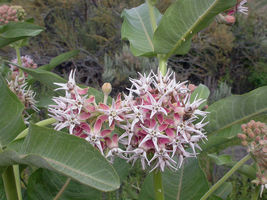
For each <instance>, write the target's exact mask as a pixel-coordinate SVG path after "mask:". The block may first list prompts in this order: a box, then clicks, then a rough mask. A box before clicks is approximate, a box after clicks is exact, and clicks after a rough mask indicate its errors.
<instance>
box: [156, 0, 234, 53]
mask: <svg viewBox="0 0 267 200" xmlns="http://www.w3.org/2000/svg"><path fill="white" fill-rule="evenodd" d="M235 3H236V0H179V1H176V2H175V3H173V4H172V5H171V6H170V7H169V8H168V9H167V11H166V12H165V14H164V16H163V17H162V19H161V21H160V24H159V26H158V28H157V30H156V31H155V34H154V38H153V43H154V45H155V52H156V53H159V54H167V56H166V57H167V58H168V57H170V56H171V55H173V54H185V53H187V52H188V51H189V48H190V41H191V38H192V37H193V35H194V34H195V33H197V32H198V31H200V30H202V29H203V28H205V27H206V26H207V25H208V24H209V23H210V22H212V21H213V18H214V17H215V16H216V15H217V14H218V13H220V12H222V11H224V10H226V9H228V8H230V7H232V6H234V5H235Z"/></svg>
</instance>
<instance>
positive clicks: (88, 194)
mask: <svg viewBox="0 0 267 200" xmlns="http://www.w3.org/2000/svg"><path fill="white" fill-rule="evenodd" d="M66 180H67V177H66V176H63V175H60V174H58V173H55V172H52V171H49V170H46V169H38V170H37V171H35V172H34V173H33V174H32V175H31V176H30V178H29V182H28V186H27V194H28V199H29V200H36V199H38V200H53V199H54V197H55V196H56V195H57V193H58V192H59V190H60V189H61V188H62V186H63V185H64V184H65V182H66ZM60 199H64V200H73V199H75V200H91V199H96V200H97V199H101V192H100V191H98V190H96V189H93V188H91V187H88V186H86V185H82V184H80V183H79V182H77V181H74V180H71V181H70V183H69V185H68V186H67V188H66V189H65V191H64V192H63V193H62V195H61V198H60Z"/></svg>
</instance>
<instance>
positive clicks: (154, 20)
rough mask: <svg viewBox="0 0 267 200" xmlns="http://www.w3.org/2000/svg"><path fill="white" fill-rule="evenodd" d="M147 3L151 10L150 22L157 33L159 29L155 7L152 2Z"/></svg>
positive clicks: (148, 0) (149, 0)
mask: <svg viewBox="0 0 267 200" xmlns="http://www.w3.org/2000/svg"><path fill="white" fill-rule="evenodd" d="M146 3H147V5H148V9H149V16H150V22H151V25H152V28H153V32H155V30H156V29H157V22H156V17H155V13H154V6H153V4H152V2H151V0H146Z"/></svg>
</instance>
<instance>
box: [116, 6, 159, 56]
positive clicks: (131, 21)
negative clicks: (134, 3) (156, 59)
mask: <svg viewBox="0 0 267 200" xmlns="http://www.w3.org/2000/svg"><path fill="white" fill-rule="evenodd" d="M153 10H154V15H155V18H156V21H159V20H160V19H161V16H162V15H161V14H160V12H159V11H158V9H157V8H154V9H153ZM121 16H122V17H123V24H122V27H121V37H122V39H127V40H129V42H130V49H131V51H132V53H133V54H134V55H135V56H152V55H154V44H153V28H152V24H151V21H150V16H149V8H148V5H147V4H146V3H144V4H142V5H140V6H138V7H136V8H131V9H125V10H124V11H123V12H122V14H121Z"/></svg>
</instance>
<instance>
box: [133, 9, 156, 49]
mask: <svg viewBox="0 0 267 200" xmlns="http://www.w3.org/2000/svg"><path fill="white" fill-rule="evenodd" d="M134 11H135V13H136V15H137V17H138V19H139V21H140V23H141V25H142V27H143V30H144V33H145V35H146V38H147V40H148V43H149V45H150V46H151V48H152V51H154V45H153V43H152V40H151V38H150V36H149V34H148V32H147V29H146V27H145V24H144V22H143V19H142V18H141V16H140V15H139V13H138V11H137V9H136V8H134Z"/></svg>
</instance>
